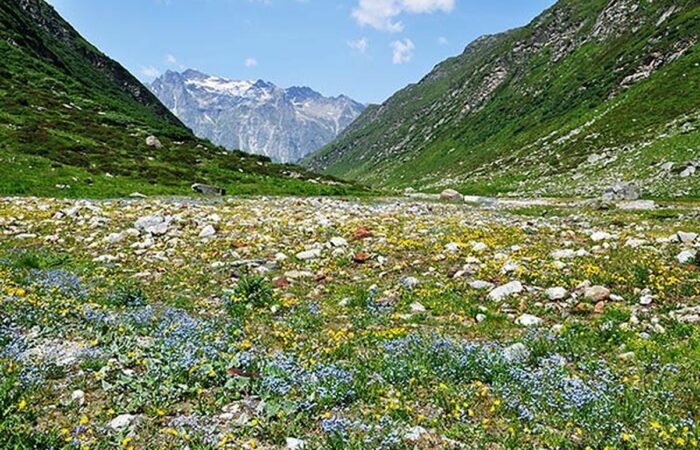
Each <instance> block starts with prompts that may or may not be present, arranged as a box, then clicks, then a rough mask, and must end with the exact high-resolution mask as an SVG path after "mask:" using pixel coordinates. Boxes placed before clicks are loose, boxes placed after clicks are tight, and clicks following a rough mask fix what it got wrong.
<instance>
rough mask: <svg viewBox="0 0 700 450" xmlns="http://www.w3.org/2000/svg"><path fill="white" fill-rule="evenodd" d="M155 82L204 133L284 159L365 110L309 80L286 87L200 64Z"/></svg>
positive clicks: (301, 154)
mask: <svg viewBox="0 0 700 450" xmlns="http://www.w3.org/2000/svg"><path fill="white" fill-rule="evenodd" d="M149 87H150V89H151V90H152V92H153V93H154V94H155V95H156V96H158V97H159V99H160V100H161V101H162V102H163V103H164V104H165V105H166V106H167V107H168V108H170V110H171V111H172V112H173V113H174V114H175V115H176V116H178V117H179V118H180V119H181V120H182V121H183V122H184V123H185V124H187V125H188V126H189V127H190V128H191V129H192V130H193V131H194V132H195V134H197V135H198V136H201V137H204V138H207V139H210V140H211V141H212V142H214V143H217V144H219V145H222V146H224V147H226V148H228V149H231V150H233V149H240V150H244V151H249V152H251V153H255V154H261V155H265V156H268V157H270V158H271V159H273V160H274V161H279V162H294V161H297V160H299V159H300V158H302V157H304V156H305V155H307V154H309V153H311V152H313V151H315V150H317V149H319V148H320V147H322V146H323V145H325V144H327V143H328V142H330V141H331V140H332V139H334V138H335V137H336V136H338V134H340V132H341V131H342V130H343V129H344V128H345V127H346V126H347V125H349V124H350V123H351V122H352V121H353V120H354V119H355V118H356V117H357V116H358V115H359V114H360V113H361V112H362V111H363V110H364V105H362V104H361V103H358V102H356V101H354V100H352V99H351V98H349V97H347V96H345V95H338V96H335V97H326V96H323V95H322V94H321V93H319V92H317V91H315V90H313V89H312V88H310V87H307V86H292V87H290V88H286V89H284V88H280V87H278V86H276V85H275V84H274V83H271V82H268V81H265V80H236V79H229V78H223V77H219V76H214V75H208V74H205V73H203V72H201V71H198V70H195V69H187V70H184V71H182V72H175V71H167V72H166V73H165V74H163V75H162V76H160V77H158V78H157V79H155V80H154V81H153V82H152V83H151V84H150V85H149Z"/></svg>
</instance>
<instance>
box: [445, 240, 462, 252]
mask: <svg viewBox="0 0 700 450" xmlns="http://www.w3.org/2000/svg"><path fill="white" fill-rule="evenodd" d="M445 251H446V252H449V253H457V252H459V244H457V243H455V242H450V243H449V244H447V245H446V246H445Z"/></svg>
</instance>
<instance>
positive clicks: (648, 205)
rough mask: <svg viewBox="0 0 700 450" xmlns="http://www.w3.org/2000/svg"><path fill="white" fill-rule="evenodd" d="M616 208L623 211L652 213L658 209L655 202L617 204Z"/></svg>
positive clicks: (637, 201) (640, 201) (641, 201)
mask: <svg viewBox="0 0 700 450" xmlns="http://www.w3.org/2000/svg"><path fill="white" fill-rule="evenodd" d="M615 206H617V209H621V210H623V211H650V210H652V209H656V202H654V201H653V200H635V201H631V202H621V203H617V204H616V205H615Z"/></svg>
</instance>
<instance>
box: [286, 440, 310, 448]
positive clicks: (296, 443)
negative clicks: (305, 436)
mask: <svg viewBox="0 0 700 450" xmlns="http://www.w3.org/2000/svg"><path fill="white" fill-rule="evenodd" d="M286 441H287V448H288V449H289V450H302V449H304V448H306V442H305V441H303V440H301V439H296V438H287V440H286Z"/></svg>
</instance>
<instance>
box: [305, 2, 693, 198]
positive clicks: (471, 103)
mask: <svg viewBox="0 0 700 450" xmlns="http://www.w3.org/2000/svg"><path fill="white" fill-rule="evenodd" d="M699 36H700V4H698V3H697V1H691V0H675V1H674V0H657V1H653V2H651V1H646V0H645V1H641V2H640V1H632V0H613V1H610V0H560V1H559V2H558V3H557V4H556V5H555V6H553V7H552V8H550V9H549V10H547V11H545V12H544V13H543V14H542V15H540V16H539V17H538V18H536V19H535V20H534V21H533V22H532V23H531V24H529V25H528V26H526V27H523V28H520V29H515V30H511V31H509V32H506V33H503V34H499V35H495V36H486V37H483V38H481V39H479V40H477V41H475V42H474V43H472V44H471V45H469V46H468V47H467V48H466V50H465V51H464V53H463V54H462V55H460V56H457V57H455V58H451V59H448V60H447V61H445V62H443V63H441V64H439V65H438V66H436V67H435V69H434V70H433V71H432V72H431V73H430V74H429V75H427V76H426V77H425V78H424V79H423V80H421V81H420V82H419V83H418V84H415V85H411V86H409V87H407V88H405V89H403V90H402V91H400V92H398V93H397V94H395V95H394V96H393V97H392V98H390V99H389V100H388V101H387V102H385V103H384V104H383V105H381V106H378V107H375V108H370V109H368V110H367V111H366V112H365V113H364V114H363V115H362V116H360V118H358V119H357V121H356V122H355V123H354V124H353V125H352V126H351V127H350V128H349V129H348V130H347V131H346V132H345V133H344V134H343V136H341V137H340V138H339V139H338V140H337V141H336V142H334V143H332V144H330V145H329V146H327V147H325V148H324V149H322V150H321V151H320V152H318V153H316V154H315V155H313V156H312V157H310V158H308V159H307V160H306V161H305V164H307V165H308V166H309V167H311V168H313V169H315V170H323V171H325V172H326V173H330V174H334V175H339V176H344V177H349V178H352V179H357V180H362V181H364V182H368V183H372V184H375V185H378V186H390V187H397V188H400V187H409V186H412V187H420V188H427V189H440V188H442V187H445V186H452V187H457V188H461V189H463V190H465V191H471V192H475V193H494V192H513V191H517V192H520V193H528V194H539V195H574V194H575V195H595V194H598V193H599V192H600V191H601V190H602V189H604V187H606V186H607V185H609V184H611V183H614V182H615V181H616V180H617V179H625V180H637V181H639V182H640V183H641V184H642V187H643V190H644V193H645V194H646V195H651V196H660V197H664V196H700V134H699V133H698V131H697V129H698V128H700V46H699V45H698V39H699ZM669 163H673V167H671V165H670V164H669ZM693 164H695V165H697V166H698V171H697V174H696V175H694V176H688V177H685V176H683V177H681V176H680V173H682V172H684V171H685V170H686V169H687V168H688V167H689V166H691V165H693Z"/></svg>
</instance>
